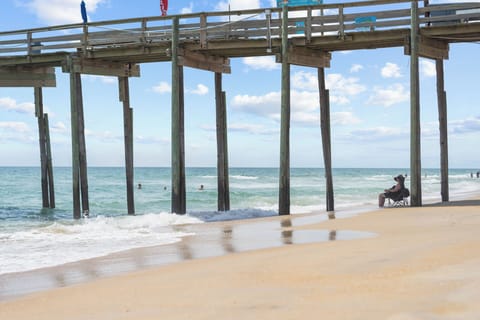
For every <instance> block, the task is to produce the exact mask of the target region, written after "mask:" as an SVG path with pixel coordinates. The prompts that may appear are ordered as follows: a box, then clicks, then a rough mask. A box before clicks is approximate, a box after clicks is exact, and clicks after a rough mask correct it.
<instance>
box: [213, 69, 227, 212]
mask: <svg viewBox="0 0 480 320" xmlns="http://www.w3.org/2000/svg"><path fill="white" fill-rule="evenodd" d="M215 102H216V118H217V189H218V191H217V192H218V201H217V203H218V211H228V210H230V192H229V183H228V144H227V113H226V99H225V92H224V91H222V74H221V73H220V72H215Z"/></svg>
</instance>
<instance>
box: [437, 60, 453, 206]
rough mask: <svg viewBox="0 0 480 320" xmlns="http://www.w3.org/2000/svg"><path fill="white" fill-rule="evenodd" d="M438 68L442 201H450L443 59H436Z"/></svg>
mask: <svg viewBox="0 0 480 320" xmlns="http://www.w3.org/2000/svg"><path fill="white" fill-rule="evenodd" d="M436 69H437V101H438V122H439V129H440V185H441V188H440V189H441V196H442V201H443V202H446V201H449V200H450V199H449V198H450V196H449V190H448V120H447V93H446V92H445V81H444V71H443V60H441V59H437V60H436Z"/></svg>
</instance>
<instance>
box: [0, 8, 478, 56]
mask: <svg viewBox="0 0 480 320" xmlns="http://www.w3.org/2000/svg"><path fill="white" fill-rule="evenodd" d="M419 4H420V9H419V10H418V12H419V18H418V21H419V24H420V27H434V26H438V25H453V24H461V23H475V22H478V21H480V3H478V2H476V3H475V2H474V3H456V4H443V5H434V6H427V7H424V6H423V1H419ZM410 7H411V1H410V0H378V1H362V2H353V3H337V4H326V5H319V6H308V7H291V8H289V12H290V14H289V16H290V18H289V21H288V32H289V34H291V35H292V36H300V37H305V38H306V40H307V41H309V40H310V39H311V38H312V37H318V36H331V35H334V36H338V37H340V38H341V37H343V36H344V35H345V34H348V33H354V32H372V31H382V30H390V29H398V28H410V18H411V16H410V14H411V11H410ZM281 10H282V9H281V8H269V9H254V10H242V11H227V12H225V11H224V12H201V13H194V14H185V15H176V16H166V17H161V16H154V17H143V18H133V19H122V20H112V21H103V22H92V23H88V24H69V25H61V26H53V27H45V28H36V29H26V30H17V31H6V32H0V60H1V59H2V58H6V57H8V56H12V55H38V54H44V53H55V52H73V51H76V50H77V49H82V50H84V52H86V51H88V50H98V49H102V48H112V47H114V48H120V47H128V46H135V45H137V46H138V45H141V46H150V45H161V44H162V43H165V45H167V43H168V42H169V41H170V38H171V32H172V26H171V19H172V17H179V18H180V41H183V42H185V41H187V42H188V41H191V42H198V43H200V46H201V47H202V48H206V47H207V46H208V42H211V41H218V40H232V39H259V38H261V39H265V40H266V41H271V40H272V39H275V38H279V37H280V35H281Z"/></svg>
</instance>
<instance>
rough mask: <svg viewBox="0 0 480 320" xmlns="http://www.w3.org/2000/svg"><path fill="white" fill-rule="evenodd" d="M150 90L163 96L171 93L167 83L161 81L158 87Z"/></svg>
mask: <svg viewBox="0 0 480 320" xmlns="http://www.w3.org/2000/svg"><path fill="white" fill-rule="evenodd" d="M152 90H153V91H154V92H156V93H160V94H164V93H169V92H172V86H171V85H170V84H169V83H168V82H165V81H162V82H160V83H159V84H158V85H156V86H154V87H153V88H152Z"/></svg>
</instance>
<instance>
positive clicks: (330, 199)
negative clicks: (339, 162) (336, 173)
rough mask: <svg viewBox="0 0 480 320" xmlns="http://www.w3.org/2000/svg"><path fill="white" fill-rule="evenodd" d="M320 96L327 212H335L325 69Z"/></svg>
mask: <svg viewBox="0 0 480 320" xmlns="http://www.w3.org/2000/svg"><path fill="white" fill-rule="evenodd" d="M318 91H319V96H320V130H321V132H322V147H323V163H324V167H325V182H326V187H325V190H326V191H325V196H326V208H327V211H335V205H334V196H333V195H334V193H333V174H332V147H331V144H332V141H331V133H330V132H331V131H330V94H329V91H328V90H327V89H326V87H325V69H324V68H318Z"/></svg>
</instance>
